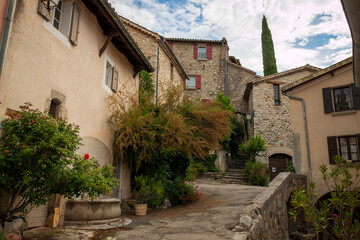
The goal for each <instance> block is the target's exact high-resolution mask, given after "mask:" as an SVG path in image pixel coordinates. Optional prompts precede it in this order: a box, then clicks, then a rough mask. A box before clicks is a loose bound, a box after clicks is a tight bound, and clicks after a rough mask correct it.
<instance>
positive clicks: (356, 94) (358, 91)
mask: <svg viewBox="0 0 360 240" xmlns="http://www.w3.org/2000/svg"><path fill="white" fill-rule="evenodd" d="M350 88H351V94H352V99H353V104H354V109H356V110H360V88H358V87H356V86H355V84H354V83H352V84H350Z"/></svg>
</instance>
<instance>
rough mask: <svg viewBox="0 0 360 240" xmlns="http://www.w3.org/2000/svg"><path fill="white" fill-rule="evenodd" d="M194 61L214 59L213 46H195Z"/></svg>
mask: <svg viewBox="0 0 360 240" xmlns="http://www.w3.org/2000/svg"><path fill="white" fill-rule="evenodd" d="M194 59H200V60H205V59H206V60H211V59H212V45H200V46H199V45H198V44H194Z"/></svg>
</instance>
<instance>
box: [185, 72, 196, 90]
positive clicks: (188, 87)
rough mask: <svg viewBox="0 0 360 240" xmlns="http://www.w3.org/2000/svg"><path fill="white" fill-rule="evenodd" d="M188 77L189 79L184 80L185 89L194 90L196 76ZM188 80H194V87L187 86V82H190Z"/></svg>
mask: <svg viewBox="0 0 360 240" xmlns="http://www.w3.org/2000/svg"><path fill="white" fill-rule="evenodd" d="M188 77H189V79H186V81H185V84H186V85H185V88H186V89H196V75H189V76H188ZM190 78H193V79H194V86H189V84H188V83H189V81H190Z"/></svg>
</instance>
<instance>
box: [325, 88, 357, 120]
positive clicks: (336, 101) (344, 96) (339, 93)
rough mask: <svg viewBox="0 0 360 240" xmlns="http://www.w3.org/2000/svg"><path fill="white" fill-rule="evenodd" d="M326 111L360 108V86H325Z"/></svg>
mask: <svg viewBox="0 0 360 240" xmlns="http://www.w3.org/2000/svg"><path fill="white" fill-rule="evenodd" d="M322 92H323V103H324V112H325V113H326V114H327V113H332V112H341V111H348V110H360V88H357V87H356V86H355V84H353V83H352V84H350V85H349V86H344V87H336V88H331V87H329V88H323V89H322Z"/></svg>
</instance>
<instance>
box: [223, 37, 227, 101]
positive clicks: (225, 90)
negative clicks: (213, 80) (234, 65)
mask: <svg viewBox="0 0 360 240" xmlns="http://www.w3.org/2000/svg"><path fill="white" fill-rule="evenodd" d="M222 46H223V47H224V42H222ZM227 78H228V67H227V51H226V50H225V83H224V95H225V96H227V93H228V91H227V88H228V86H227V85H228V82H227Z"/></svg>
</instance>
